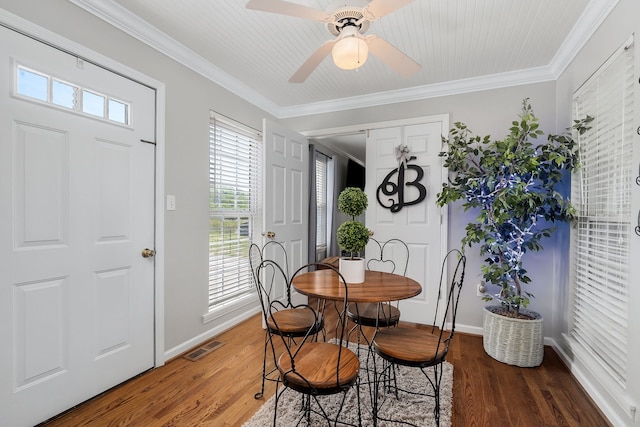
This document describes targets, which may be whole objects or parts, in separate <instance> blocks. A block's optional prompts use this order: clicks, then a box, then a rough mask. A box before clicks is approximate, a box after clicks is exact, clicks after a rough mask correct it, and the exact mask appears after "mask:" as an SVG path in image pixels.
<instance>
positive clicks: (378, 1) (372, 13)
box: [362, 0, 415, 21]
mask: <svg viewBox="0 0 640 427" xmlns="http://www.w3.org/2000/svg"><path fill="white" fill-rule="evenodd" d="M414 1H415V0H372V1H371V3H369V4H368V5H367V6H365V8H364V9H363V10H362V13H363V15H364V16H365V17H366V18H367V20H369V21H375V20H377V19H380V18H382V17H383V16H385V15H388V14H390V13H391V12H395V11H396V10H398V9H400V8H401V7H404V6H406V5H408V4H409V3H413V2H414Z"/></svg>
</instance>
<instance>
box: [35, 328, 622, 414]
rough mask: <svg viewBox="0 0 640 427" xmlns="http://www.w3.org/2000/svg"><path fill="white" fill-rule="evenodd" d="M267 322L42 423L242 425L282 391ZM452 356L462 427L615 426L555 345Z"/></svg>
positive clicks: (465, 345)
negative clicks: (268, 361)
mask: <svg viewBox="0 0 640 427" xmlns="http://www.w3.org/2000/svg"><path fill="white" fill-rule="evenodd" d="M328 320H329V319H328ZM260 324H261V323H260V317H259V316H257V315H256V316H254V317H252V318H250V319H248V320H247V321H245V322H243V323H242V324H240V325H238V326H236V327H234V328H233V329H230V330H229V331H227V332H225V333H223V334H221V335H219V336H217V337H215V340H217V341H222V342H223V343H224V345H223V346H222V347H220V348H218V349H216V350H214V351H212V352H211V353H209V354H207V355H205V356H204V357H202V358H201V359H199V360H197V361H195V362H192V361H188V360H186V359H184V358H182V357H179V358H176V359H173V360H171V361H169V362H168V363H167V364H166V365H165V366H162V367H160V368H158V369H153V370H151V371H149V372H147V373H144V374H142V375H140V376H138V377H136V378H134V379H131V380H129V381H127V382H126V383H124V384H122V385H120V386H118V387H116V388H114V389H112V390H110V391H108V392H106V393H103V394H102V395H100V396H98V397H96V398H94V399H92V400H90V401H88V402H85V403H83V404H82V405H79V406H78V407H76V408H74V409H72V410H70V411H68V412H66V413H64V414H62V415H60V416H59V417H57V418H54V419H52V420H50V421H48V422H46V423H43V424H41V427H58V426H60V427H62V426H64V427H71V426H74V427H76V426H92V427H94V426H98V427H100V426H144V427H154V426H167V427H168V426H181V427H184V426H194V427H195V426H215V427H221V426H240V425H242V423H243V422H244V421H246V420H248V419H249V418H250V417H251V416H252V415H253V414H254V413H255V412H256V411H257V410H258V409H259V407H260V406H261V405H262V404H263V403H264V402H265V401H266V400H267V399H268V398H269V397H271V395H273V392H274V389H275V387H274V385H273V383H269V382H267V388H266V391H265V398H264V400H255V399H254V398H253V395H254V393H256V392H257V391H259V389H260V375H261V371H262V351H263V344H264V332H263V330H262V329H261V326H260ZM416 327H418V326H416ZM448 360H449V361H450V362H451V363H452V364H453V365H454V385H453V396H454V398H453V426H454V427H474V426H492V427H494V426H495V427H501V426H505V427H529V426H531V427H538V426H575V427H603V426H610V423H609V422H608V421H607V420H606V419H605V418H604V416H603V415H602V414H601V412H600V410H599V409H598V408H597V407H596V406H595V405H594V403H593V402H592V401H591V399H590V398H589V396H588V395H587V394H586V393H585V392H584V390H583V389H582V388H581V386H580V385H579V384H578V383H577V381H576V380H575V379H574V378H573V377H572V376H571V374H570V373H569V371H568V369H567V368H566V366H565V365H564V364H563V363H562V361H561V360H560V359H559V357H558V356H557V355H556V354H555V352H554V351H553V350H552V349H551V348H548V347H547V348H545V354H544V362H543V363H542V365H541V366H539V367H537V368H517V367H513V366H509V365H505V364H502V363H500V362H497V361H495V360H493V359H492V358H490V357H489V356H487V355H486V354H485V352H484V349H483V347H482V337H480V336H474V335H465V334H456V337H455V339H454V343H453V344H452V348H451V350H450V353H449V357H448Z"/></svg>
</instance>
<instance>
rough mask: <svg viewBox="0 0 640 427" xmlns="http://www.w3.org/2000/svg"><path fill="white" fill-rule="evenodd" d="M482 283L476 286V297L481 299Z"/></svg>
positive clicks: (482, 294)
mask: <svg viewBox="0 0 640 427" xmlns="http://www.w3.org/2000/svg"><path fill="white" fill-rule="evenodd" d="M484 291H485V289H484V282H480V283H478V285H477V286H476V296H479V297H482V296H484Z"/></svg>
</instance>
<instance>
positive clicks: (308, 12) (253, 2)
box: [245, 0, 331, 22]
mask: <svg viewBox="0 0 640 427" xmlns="http://www.w3.org/2000/svg"><path fill="white" fill-rule="evenodd" d="M245 7H246V8H247V9H251V10H260V11H263V12H271V13H278V14H280V15H288V16H293V17H295V18H303V19H309V20H311V21H320V22H329V21H331V16H330V15H329V14H327V13H326V12H323V11H322V10H318V9H313V8H311V7H307V6H303V5H300V4H295V3H289V2H287V1H283V0H249V1H248V2H247V5H246V6H245Z"/></svg>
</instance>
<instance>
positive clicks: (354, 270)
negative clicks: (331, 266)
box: [339, 258, 365, 283]
mask: <svg viewBox="0 0 640 427" xmlns="http://www.w3.org/2000/svg"><path fill="white" fill-rule="evenodd" d="M364 261H365V260H364V258H356V259H348V258H340V264H339V270H340V274H342V277H344V280H345V281H346V282H347V283H362V282H364V267H365V262H364Z"/></svg>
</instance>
